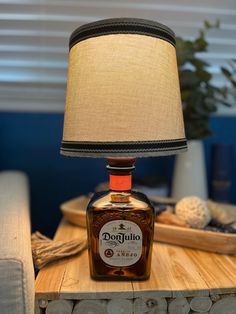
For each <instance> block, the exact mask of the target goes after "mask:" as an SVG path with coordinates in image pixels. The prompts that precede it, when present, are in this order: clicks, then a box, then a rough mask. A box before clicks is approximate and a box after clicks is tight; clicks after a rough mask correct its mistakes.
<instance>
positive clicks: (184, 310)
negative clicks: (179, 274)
mask: <svg viewBox="0 0 236 314" xmlns="http://www.w3.org/2000/svg"><path fill="white" fill-rule="evenodd" d="M168 311H169V314H188V313H189V311H190V306H189V304H188V301H187V299H186V298H176V299H174V300H173V301H171V303H170V304H169V308H168Z"/></svg>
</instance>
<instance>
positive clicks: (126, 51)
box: [61, 18, 186, 157]
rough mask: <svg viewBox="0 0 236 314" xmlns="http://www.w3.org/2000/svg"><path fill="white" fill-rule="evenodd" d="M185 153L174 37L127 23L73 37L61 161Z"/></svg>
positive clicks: (98, 26)
mask: <svg viewBox="0 0 236 314" xmlns="http://www.w3.org/2000/svg"><path fill="white" fill-rule="evenodd" d="M185 149H186V139H185V133H184V125H183V116H182V106H181V98H180V90H179V79H178V71H177V62H176V49H175V36H174V33H173V32H172V31H171V30H170V29H169V28H167V27H166V26H164V25H162V24H159V23H156V22H153V21H147V20H142V19H131V18H122V19H109V20H102V21H98V22H94V23H90V24H86V25H84V26H82V27H79V28H78V29H76V30H75V31H74V32H73V33H72V35H71V38H70V54H69V71H68V82H67V97H66V110H65V118H64V132H63V141H62V146H61V153H62V154H63V155H67V156H88V157H89V156H90V157H109V156H118V157H122V156H133V157H140V156H141V157H144V156H159V155H168V154H175V153H178V152H181V151H184V150H185Z"/></svg>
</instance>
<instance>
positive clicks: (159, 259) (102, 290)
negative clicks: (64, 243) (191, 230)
mask: <svg viewBox="0 0 236 314" xmlns="http://www.w3.org/2000/svg"><path fill="white" fill-rule="evenodd" d="M85 232H86V230H85V229H84V228H79V227H78V226H75V225H72V224H69V223H68V222H66V221H65V220H64V221H62V222H61V224H60V226H59V228H58V231H57V233H56V235H55V239H56V240H69V239H76V238H80V237H81V236H84V234H85ZM35 289H36V299H37V300H40V299H47V300H54V299H74V300H78V299H114V298H122V297H125V298H136V297H139V296H142V297H149V298H150V297H166V298H168V297H177V296H184V297H194V296H198V297H199V296H208V295H211V294H212V295H214V294H225V293H236V257H235V256H226V255H219V254H215V253H207V252H203V251H199V250H193V249H187V248H182V247H178V246H174V245H168V244H162V243H155V244H154V247H153V259H152V272H151V277H150V279H149V280H146V281H141V282H137V281H134V282H132V281H124V282H114V281H113V282H112V281H94V280H92V279H90V275H89V265H88V255H87V251H84V252H83V253H82V254H80V255H79V256H75V257H71V258H67V259H64V260H61V261H58V262H55V263H53V264H51V265H48V266H46V267H45V268H43V269H42V270H41V271H40V272H39V274H38V276H37V279H36V286H35Z"/></svg>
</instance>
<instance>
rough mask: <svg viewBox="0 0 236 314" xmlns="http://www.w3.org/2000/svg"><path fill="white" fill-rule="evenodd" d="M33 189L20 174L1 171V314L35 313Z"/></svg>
mask: <svg viewBox="0 0 236 314" xmlns="http://www.w3.org/2000/svg"><path fill="white" fill-rule="evenodd" d="M30 233H31V230H30V217H29V187H28V180H27V177H26V176H25V175H24V174H23V173H21V172H17V171H3V172H0V282H1V284H0V312H1V314H32V313H33V312H34V269H33V262H32V254H31V240H30Z"/></svg>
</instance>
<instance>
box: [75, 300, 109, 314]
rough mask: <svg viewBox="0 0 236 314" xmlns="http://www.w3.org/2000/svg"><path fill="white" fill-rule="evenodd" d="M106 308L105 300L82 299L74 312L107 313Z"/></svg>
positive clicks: (76, 313)
mask: <svg viewBox="0 0 236 314" xmlns="http://www.w3.org/2000/svg"><path fill="white" fill-rule="evenodd" d="M106 308H107V302H106V301H104V300H82V301H79V302H77V303H76V305H75V307H74V310H73V314H106V313H107V310H106Z"/></svg>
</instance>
